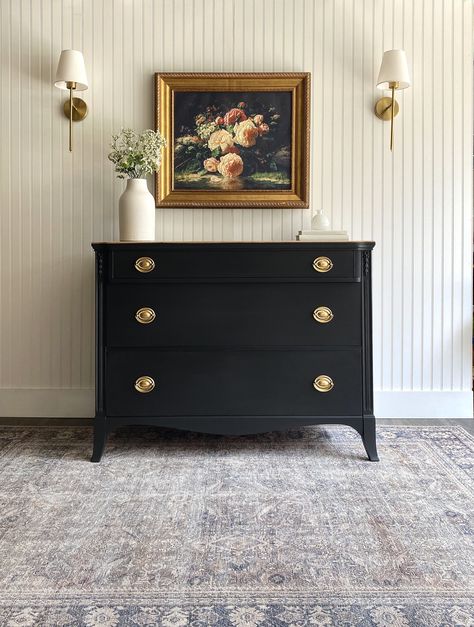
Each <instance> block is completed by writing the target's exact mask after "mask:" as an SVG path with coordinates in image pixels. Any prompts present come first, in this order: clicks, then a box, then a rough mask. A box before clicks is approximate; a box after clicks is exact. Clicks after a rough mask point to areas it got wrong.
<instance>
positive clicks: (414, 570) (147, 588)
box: [0, 426, 474, 627]
mask: <svg viewBox="0 0 474 627" xmlns="http://www.w3.org/2000/svg"><path fill="white" fill-rule="evenodd" d="M378 433H379V453H380V456H381V462H380V463H378V464H377V463H370V462H367V461H365V455H364V453H363V447H362V443H361V440H360V438H359V436H358V435H357V434H356V433H355V432H353V431H352V430H351V429H349V428H345V427H335V428H324V427H311V428H305V429H298V430H295V431H291V432H286V433H270V434H265V435H259V436H246V437H240V438H238V437H232V438H231V437H220V436H206V435H199V434H190V433H180V432H174V431H165V430H158V429H157V430H154V429H148V428H137V429H136V430H131V429H122V430H120V431H118V432H117V433H116V434H115V435H112V436H111V438H110V440H109V445H108V448H107V451H106V454H105V456H104V458H103V461H102V462H101V463H100V464H91V463H90V462H89V461H88V456H89V455H90V444H91V432H90V430H89V429H73V428H64V429H57V428H11V427H10V428H9V427H4V428H1V429H0V473H1V474H0V625H2V626H3V625H6V626H8V627H27V626H29V625H44V626H52V625H58V626H61V627H65V626H67V625H73V626H74V627H77V626H81V625H84V626H86V627H98V626H100V627H115V626H116V625H118V626H122V625H131V626H143V625H164V626H165V627H185V626H186V625H192V626H194V627H207V626H210V625H217V626H229V627H260V626H261V627H273V626H285V627H288V626H292V627H297V626H299V627H301V626H304V625H316V626H321V627H328V626H332V625H334V626H335V627H341V626H343V627H344V626H346V627H353V626H357V625H359V626H366V625H367V626H369V625H375V626H380V627H387V626H393V627H404V626H411V625H414V626H416V627H418V626H425V625H426V626H427V627H428V626H429V627H435V626H437V625H439V626H441V625H443V626H447V625H457V626H471V627H472V626H473V625H474V524H473V523H474V498H473V497H474V481H473V478H474V477H473V473H474V438H472V437H471V436H470V435H468V434H467V432H466V431H464V430H463V429H462V428H460V427H452V428H451V427H390V426H383V427H379V429H378Z"/></svg>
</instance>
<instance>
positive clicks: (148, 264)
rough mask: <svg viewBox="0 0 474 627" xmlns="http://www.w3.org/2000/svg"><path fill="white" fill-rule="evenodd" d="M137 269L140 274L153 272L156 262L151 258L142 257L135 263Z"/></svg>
mask: <svg viewBox="0 0 474 627" xmlns="http://www.w3.org/2000/svg"><path fill="white" fill-rule="evenodd" d="M135 269H136V270H138V272H144V273H147V272H151V271H152V270H154V269H155V262H154V261H153V259H152V258H151V257H140V258H139V259H137V260H136V261H135Z"/></svg>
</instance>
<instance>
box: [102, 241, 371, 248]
mask: <svg viewBox="0 0 474 627" xmlns="http://www.w3.org/2000/svg"><path fill="white" fill-rule="evenodd" d="M374 246H375V242H370V241H344V242H342V241H340V242H331V241H325V242H321V241H318V242H308V241H304V242H299V241H295V240H289V241H275V240H274V241H271V242H270V241H269V242H263V241H262V242H257V241H252V242H235V241H232V242H216V241H212V242H211V241H209V242H197V241H190V242H156V241H149V242H92V248H93V249H94V250H101V249H104V248H115V247H117V248H118V247H120V248H128V249H130V250H136V249H143V248H148V249H149V248H175V249H179V248H182V249H184V248H195V247H213V248H214V247H215V248H221V249H233V248H235V249H237V248H268V249H285V248H287V249H288V248H302V249H308V248H310V249H314V248H324V249H325V250H327V249H332V250H372V248H374Z"/></svg>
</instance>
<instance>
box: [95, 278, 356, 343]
mask: <svg viewBox="0 0 474 627" xmlns="http://www.w3.org/2000/svg"><path fill="white" fill-rule="evenodd" d="M106 317H107V321H106V329H107V338H106V343H107V344H108V345H109V346H137V347H140V346H210V347H212V346H298V345H299V346H318V345H319V346H330V345H339V346H359V345H360V343H361V326H362V325H361V284H360V283H347V284H344V289H342V288H341V284H322V283H318V284H308V283H299V284H295V283H270V284H269V283H260V284H259V283H252V284H248V283H233V284H226V283H212V284H209V283H200V284H196V283H193V284H175V285H173V284H149V285H137V284H121V285H112V286H109V287H108V288H107V314H106Z"/></svg>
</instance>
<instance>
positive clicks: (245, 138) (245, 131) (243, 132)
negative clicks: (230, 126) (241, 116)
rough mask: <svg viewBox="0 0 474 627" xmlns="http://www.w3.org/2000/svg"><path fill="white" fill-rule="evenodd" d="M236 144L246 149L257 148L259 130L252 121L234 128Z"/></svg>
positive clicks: (246, 121)
mask: <svg viewBox="0 0 474 627" xmlns="http://www.w3.org/2000/svg"><path fill="white" fill-rule="evenodd" d="M234 132H235V137H234V141H235V143H236V144H240V145H241V146H243V147H244V148H249V147H250V146H255V143H256V141H257V136H258V128H257V127H256V126H255V124H254V123H253V122H252V120H245V122H241V123H240V124H238V125H237V126H236V127H235V128H234Z"/></svg>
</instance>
